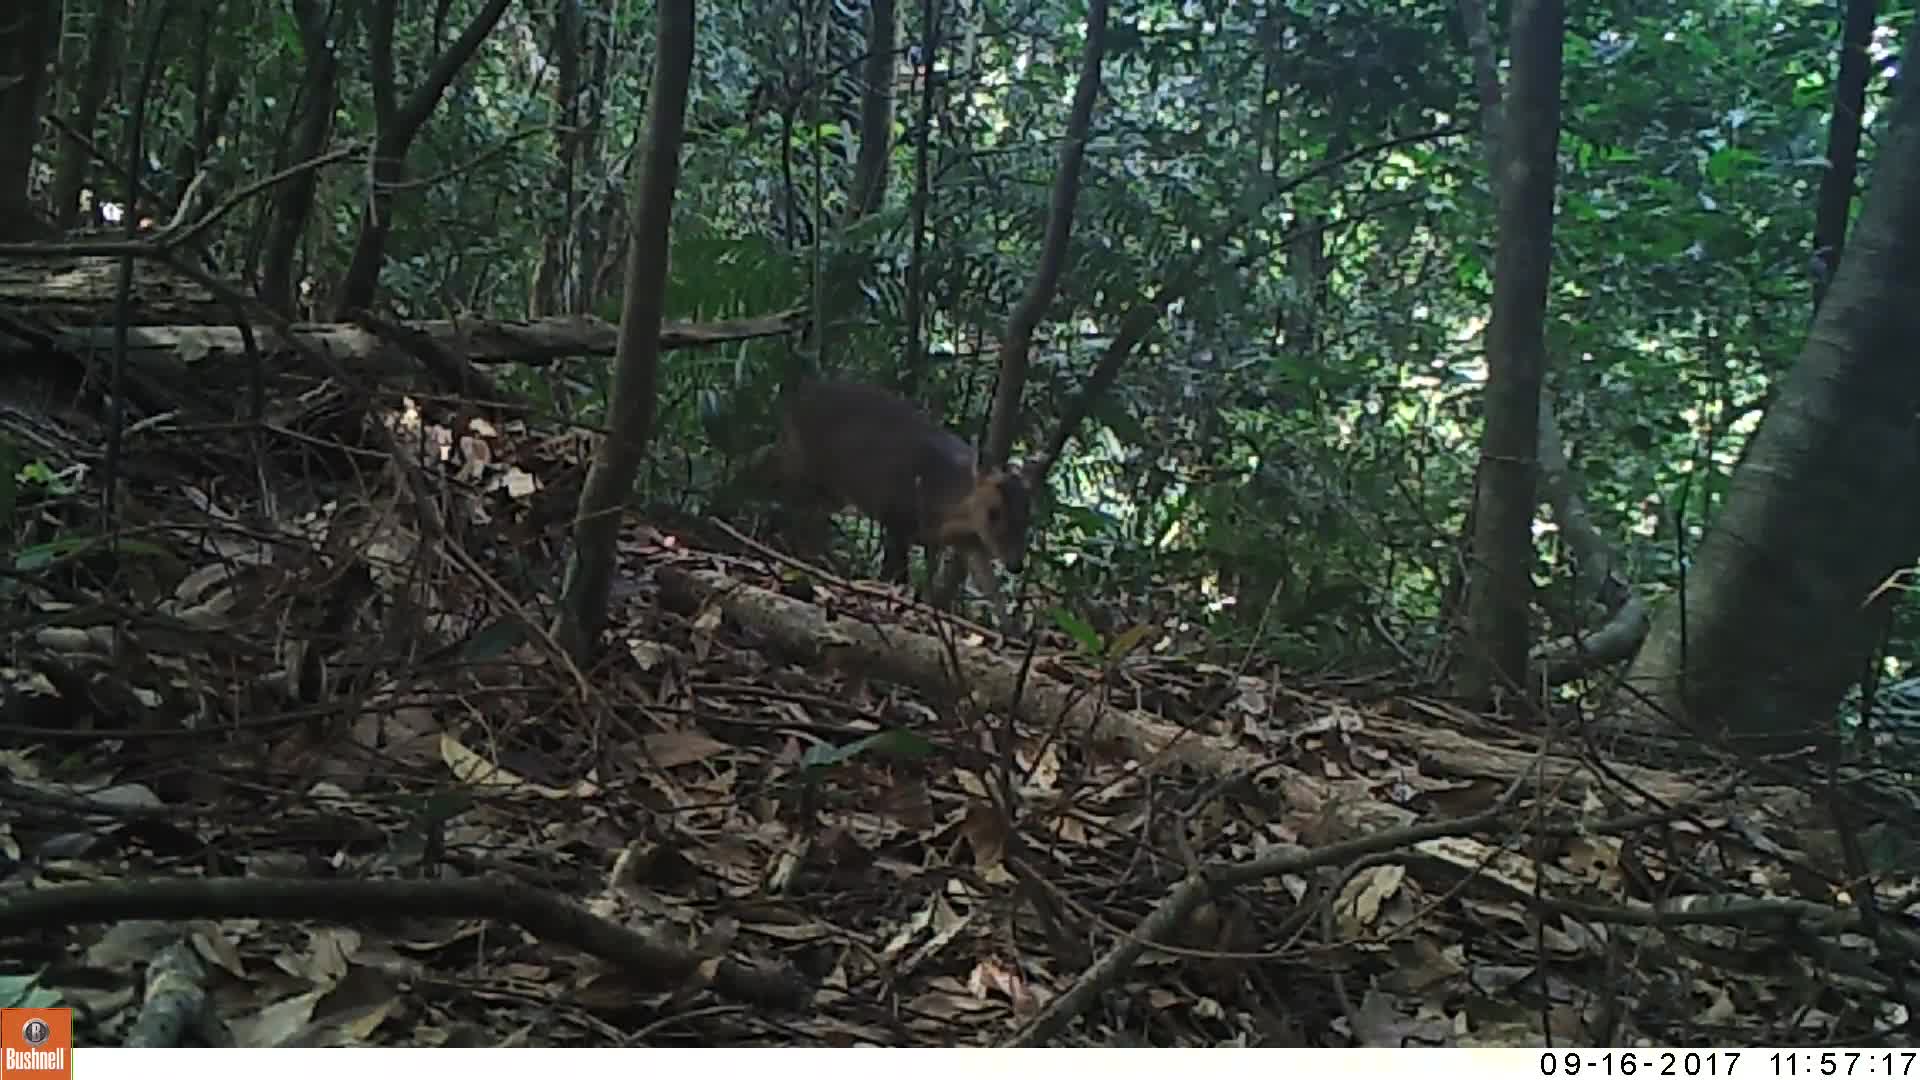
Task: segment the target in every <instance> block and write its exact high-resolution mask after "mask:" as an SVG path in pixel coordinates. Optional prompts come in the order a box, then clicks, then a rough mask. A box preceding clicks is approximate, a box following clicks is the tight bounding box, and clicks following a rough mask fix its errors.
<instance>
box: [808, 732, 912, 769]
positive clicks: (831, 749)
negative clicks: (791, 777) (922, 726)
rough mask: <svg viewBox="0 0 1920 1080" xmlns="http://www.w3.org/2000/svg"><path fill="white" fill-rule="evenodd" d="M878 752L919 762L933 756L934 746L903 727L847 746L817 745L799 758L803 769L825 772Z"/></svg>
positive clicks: (879, 733)
mask: <svg viewBox="0 0 1920 1080" xmlns="http://www.w3.org/2000/svg"><path fill="white" fill-rule="evenodd" d="M869 752H871V753H876V754H881V755H883V756H886V757H894V758H902V759H905V760H908V761H917V760H919V759H921V758H925V757H927V756H928V755H930V754H932V753H933V743H932V742H930V741H928V739H927V738H926V737H925V736H923V735H919V734H916V733H914V732H911V731H906V730H903V729H900V728H891V729H888V730H886V731H877V732H875V733H873V734H872V735H868V736H866V737H864V738H860V739H855V740H854V741H853V742H850V743H848V744H846V745H845V746H827V745H824V744H819V745H814V746H810V747H808V748H807V752H806V753H805V754H804V755H802V756H801V758H800V766H801V768H805V769H823V768H828V767H830V766H834V765H839V764H841V763H843V762H846V761H851V760H852V759H854V758H855V757H858V756H859V755H861V754H865V753H869Z"/></svg>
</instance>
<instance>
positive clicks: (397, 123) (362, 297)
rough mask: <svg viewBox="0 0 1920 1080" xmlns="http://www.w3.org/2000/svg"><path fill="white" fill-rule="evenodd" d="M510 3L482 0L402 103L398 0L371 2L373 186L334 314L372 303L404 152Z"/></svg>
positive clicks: (403, 168)
mask: <svg viewBox="0 0 1920 1080" xmlns="http://www.w3.org/2000/svg"><path fill="white" fill-rule="evenodd" d="M512 2H513V0H487V6H486V7H484V8H482V9H480V12H479V14H477V15H475V16H474V17H473V21H472V22H470V23H468V24H467V28H466V29H465V30H463V31H461V32H460V36H459V38H457V39H456V40H455V41H454V42H453V44H451V45H449V46H447V49H446V51H445V52H442V53H441V54H440V56H439V58H438V59H436V60H435V61H434V62H433V67H432V68H431V69H430V70H429V71H428V72H427V75H426V78H425V79H424V80H423V81H422V82H421V83H420V85H419V86H417V87H415V88H414V91H413V93H412V94H411V95H409V96H408V98H407V100H406V103H405V104H404V105H402V104H400V103H399V102H398V100H397V98H396V97H395V94H396V92H397V91H396V88H395V74H394V63H393V23H394V16H395V10H394V9H395V8H396V6H397V0H375V3H374V16H373V21H372V23H371V24H370V26H369V33H368V38H369V44H370V45H371V46H372V48H371V50H370V51H371V53H372V58H373V114H374V124H375V126H376V128H377V129H378V132H379V134H378V135H377V136H376V137H375V138H374V143H373V168H372V170H371V171H372V176H373V184H372V190H370V191H369V192H368V193H367V208H366V210H365V211H364V212H362V213H361V215H360V233H359V236H358V237H357V238H356V239H355V241H354V245H353V258H352V259H351V260H350V261H349V262H348V264H347V272H346V274H345V276H343V277H342V278H341V279H340V288H339V289H338V290H337V291H336V293H335V297H336V300H335V304H334V312H335V316H336V317H337V318H345V317H347V314H348V313H349V312H353V311H359V310H366V309H369V308H371V307H372V306H373V297H374V292H375V290H376V289H377V288H378V287H379V284H380V266H381V263H382V262H383V261H384V260H385V258H386V253H387V237H388V236H390V235H391V234H392V232H393V210H394V202H395V199H396V197H397V196H398V194H399V190H400V186H401V185H402V184H403V183H404V182H405V181H406V176H407V151H408V150H409V149H411V148H412V146H413V140H414V138H415V137H416V136H418V135H419V134H420V129H421V128H423V127H425V126H426V123H427V119H428V118H429V117H431V116H432V115H433V111H434V110H435V109H436V108H439V106H440V99H441V97H442V96H444V95H445V94H446V92H447V87H448V86H450V85H452V83H453V79H454V76H456V75H458V74H459V73H460V69H461V68H462V67H464V66H466V63H467V61H468V60H470V59H472V58H473V54H474V51H475V50H477V49H479V48H480V43H481V42H482V41H484V40H486V37H487V35H488V34H489V33H492V31H493V27H494V24H495V23H498V22H499V21H500V16H501V15H503V14H505V13H506V10H507V5H508V4H511V3H512Z"/></svg>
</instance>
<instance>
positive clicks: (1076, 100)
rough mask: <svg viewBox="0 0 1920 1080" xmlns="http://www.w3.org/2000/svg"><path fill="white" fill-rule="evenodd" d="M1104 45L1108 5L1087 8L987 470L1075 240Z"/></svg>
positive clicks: (1007, 354)
mask: <svg viewBox="0 0 1920 1080" xmlns="http://www.w3.org/2000/svg"><path fill="white" fill-rule="evenodd" d="M1106 45H1107V0H1089V2H1088V4H1087V51H1086V54H1085V55H1084V56H1082V57H1081V59H1080V81H1079V84H1078V85H1077V86H1076V87H1075V88H1074V91H1073V108H1072V110H1071V111H1070V112H1069V113H1068V116H1067V132H1066V137H1065V138H1064V139H1062V140H1061V142H1060V165H1059V171H1057V172H1056V173H1054V176H1053V198H1052V201H1051V202H1050V203H1049V204H1048V206H1047V235H1046V239H1045V241H1044V242H1043V243H1042V244H1041V247H1040V264H1039V266H1037V267H1035V269H1034V275H1033V282H1032V283H1031V284H1029V285H1028V286H1027V293H1026V295H1025V296H1022V297H1021V298H1020V303H1019V305H1018V306H1017V307H1015V308H1014V309H1013V315H1012V316H1011V317H1009V318H1008V319H1007V332H1006V334H1004V335H1003V336H1002V337H1001V339H1000V357H999V366H1000V377H999V382H998V384H997V385H995V387H994V390H993V411H992V412H991V413H989V414H988V416H987V445H986V447H985V450H986V452H985V454H984V455H982V456H983V457H984V458H985V459H986V464H989V465H1001V464H1005V462H1006V460H1007V455H1008V454H1010V453H1012V452H1013V437H1014V436H1015V435H1016V434H1018V433H1019V430H1020V400H1021V395H1022V394H1023V393H1024V392H1025V390H1026V388H1027V353H1028V351H1029V350H1030V349H1031V348H1032V347H1033V329H1034V327H1036V326H1038V325H1040V319H1041V317H1042V316H1044V315H1045V314H1046V313H1047V306H1048V305H1049V304H1051V303H1053V297H1054V294H1055V292H1056V291H1057V290H1058V288H1059V285H1060V275H1061V274H1062V273H1063V272H1064V271H1065V270H1066V266H1067V242H1068V241H1069V240H1070V239H1071V238H1072V235H1073V210H1074V204H1075V202H1076V201H1077V200H1078V199H1079V196H1080V162H1081V160H1082V159H1084V158H1085V157H1086V155H1087V132H1088V130H1089V129H1091V128H1092V126H1093V101H1094V98H1095V97H1097V96H1098V95H1099V93H1100V61H1101V59H1102V57H1103V56H1104V55H1105V53H1106Z"/></svg>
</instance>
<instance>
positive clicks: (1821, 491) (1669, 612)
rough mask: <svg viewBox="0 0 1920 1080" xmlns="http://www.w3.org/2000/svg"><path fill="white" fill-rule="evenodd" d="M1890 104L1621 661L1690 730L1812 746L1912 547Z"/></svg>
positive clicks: (1917, 415)
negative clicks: (1717, 477)
mask: <svg viewBox="0 0 1920 1080" xmlns="http://www.w3.org/2000/svg"><path fill="white" fill-rule="evenodd" d="M1906 55H1907V56H1909V57H1912V56H1920V19H1916V20H1915V22H1914V28H1913V30H1912V31H1911V33H1910V37H1909V40H1908V42H1907V52H1906ZM1892 113H1893V116H1892V120H1891V122H1890V124H1889V125H1888V131H1887V137H1886V139H1885V140H1884V142H1882V143H1881V145H1880V150H1879V153H1878V155H1877V156H1876V160H1875V163H1874V175H1873V179H1872V183H1871V184H1870V185H1869V188H1868V191H1867V193H1866V197H1865V203H1864V206H1863V207H1862V210H1861V213H1860V219H1859V222H1858V224H1857V225H1856V226H1855V228H1854V230H1853V236H1852V237H1851V238H1850V239H1849V240H1848V243H1847V257H1846V258H1845V259H1844V260H1842V261H1841V263H1840V265H1839V267H1838V269H1837V271H1836V273H1835V275H1834V279H1833V285H1832V287H1831V289H1830V290H1829V291H1828V293H1827V296H1826V300H1825V302H1824V303H1822V304H1821V306H1820V310H1819V312H1818V314H1817V315H1816V317H1815V319H1814V325H1813V329H1812V331H1811V333H1810V334H1809V335H1808V337H1807V340H1806V343H1805V344H1804V345H1803V346H1802V348H1801V351H1800V361H1799V363H1798V364H1796V365H1795V366H1794V369H1793V371H1792V372H1791V373H1790V374H1789V375H1788V376H1787V378H1786V379H1785V380H1784V381H1783V382H1782V383H1781V384H1780V387H1779V390H1778V392H1777V393H1776V395H1775V397H1774V401H1773V404H1772V405H1771V407H1769V408H1768V410H1767V415H1766V418H1765V419H1764V420H1763V421H1762V422H1761V424H1760V428H1759V430H1758V431H1756V432H1755V433H1754V436H1753V441H1752V443H1751V444H1750V445H1749V447H1748V450H1747V454H1746V456H1745V458H1744V459H1743V460H1742V461H1741V463H1740V465H1739V466H1738V467H1737V468H1736V469H1735V470H1734V474H1733V480H1732V484H1731V487H1730V489H1729V492H1728V495H1727V501H1726V506H1725V509H1724V510H1722V511H1721V514H1720V517H1719V519H1718V520H1717V521H1715V522H1714V523H1713V527H1712V528H1711V530H1710V531H1709V532H1708V534H1707V536H1706V538H1705V540H1704V541H1702V543H1701V545H1700V550H1699V553H1698V556H1697V557H1696V558H1695V559H1694V560H1693V563H1692V572H1691V574H1690V575H1689V576H1688V578H1687V581H1686V584H1685V588H1684V590H1683V592H1682V593H1681V595H1680V597H1679V603H1678V604H1677V605H1676V604H1671V603H1670V604H1667V605H1665V606H1663V608H1662V609H1661V611H1660V612H1659V613H1658V615H1657V616H1656V617H1655V620H1654V625H1653V629H1652V632H1651V633H1650V634H1649V635H1648V638H1647V642H1646V644H1645V645H1644V646H1642V648H1641V650H1640V652H1639V654H1638V655H1637V656H1636V657H1635V658H1634V662H1633V665H1632V667H1631V669H1630V670H1629V672H1628V680H1629V683H1630V684H1631V686H1632V687H1633V688H1634V689H1635V690H1637V691H1638V695H1639V696H1638V700H1639V701H1640V702H1641V706H1640V709H1641V711H1642V712H1643V714H1644V713H1645V712H1654V711H1657V712H1658V713H1660V714H1663V715H1665V716H1667V717H1669V718H1672V719H1677V720H1680V721H1682V722H1683V723H1684V724H1685V726H1687V727H1688V728H1690V729H1692V730H1694V731H1695V732H1698V733H1702V734H1704V735H1706V736H1708V737H1713V736H1718V735H1725V736H1728V737H1730V738H1732V739H1735V740H1740V741H1742V742H1746V743H1747V744H1748V745H1751V746H1754V747H1759V748H1768V749H1771V748H1773V747H1777V746H1783V745H1806V744H1810V743H1818V742H1819V741H1820V740H1821V739H1822V737H1823V736H1822V732H1823V731H1824V730H1825V729H1826V728H1827V725H1828V724H1829V723H1830V720H1831V718H1832V715H1833V710H1834V707H1835V705H1836V703H1837V702H1838V701H1839V698H1840V695H1841V694H1842V693H1844V692H1845V691H1846V688H1847V687H1848V686H1849V685H1850V684H1851V683H1852V682H1853V681H1854V680H1855V679H1856V678H1858V677H1859V674H1860V672H1861V669H1862V665H1863V663H1864V661H1865V659H1866V657H1867V656H1868V655H1869V653H1870V650H1871V649H1872V646H1873V642H1874V639H1875V636H1876V622H1877V620H1876V618H1875V615H1874V611H1873V609H1874V607H1875V606H1876V605H1875V604H1874V603H1873V601H1874V599H1875V597H1876V594H1877V591H1878V590H1880V589H1881V586H1882V585H1883V584H1884V583H1885V582H1886V581H1887V579H1888V577H1889V576H1890V575H1892V574H1893V573H1895V572H1896V571H1898V570H1900V569H1902V568H1903V567H1908V566H1911V565H1912V563H1913V560H1914V558H1915V557H1916V555H1920V498H1916V497H1915V492H1916V491H1920V364H1916V363H1915V362H1914V359H1913V352H1912V349H1913V343H1914V341H1915V340H1920V245H1916V244H1914V243H1913V237H1915V236H1920V80H1916V79H1914V78H1912V77H1911V76H1904V77H1903V78H1902V79H1901V80H1900V90H1899V95H1898V99H1897V100H1896V101H1895V103H1894V106H1893V110H1892Z"/></svg>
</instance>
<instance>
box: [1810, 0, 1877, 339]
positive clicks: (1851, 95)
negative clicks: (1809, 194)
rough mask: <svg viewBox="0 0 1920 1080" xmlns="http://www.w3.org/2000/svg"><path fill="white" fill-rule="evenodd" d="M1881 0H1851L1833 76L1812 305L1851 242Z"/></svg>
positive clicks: (1816, 215)
mask: <svg viewBox="0 0 1920 1080" xmlns="http://www.w3.org/2000/svg"><path fill="white" fill-rule="evenodd" d="M1878 9H1879V4H1878V3H1877V0H1847V14H1846V19H1845V22H1844V24H1843V26H1842V28H1841V32H1840V70H1839V72H1838V74H1836V76H1835V77H1834V80H1833V115H1832V116H1831V117H1830V118H1829V119H1828V120H1827V171H1826V175H1824V176H1822V177H1821V178H1820V198H1819V201H1818V202H1816V203H1815V204H1814V221H1813V258H1814V264H1815V268H1816V269H1815V271H1814V275H1813V306H1814V307H1815V308H1816V309H1817V308H1819V306H1820V301H1821V300H1823V299H1825V298H1826V295H1827V285H1828V283H1829V282H1831V281H1832V280H1833V271H1834V268H1835V267H1837V266H1839V265H1840V252H1841V249H1843V248H1844V247H1845V246H1846V243H1847V212H1848V211H1849V210H1852V209H1853V178H1854V175H1855V172H1856V169H1857V168H1858V166H1859V163H1860V121H1861V115H1862V114H1863V113H1864V112H1865V111H1866V108H1867V73H1868V71H1869V68H1868V64H1867V59H1868V57H1867V46H1868V44H1869V43H1871V42H1872V40H1873V27H1874V22H1875V18H1876V16H1877V14H1878Z"/></svg>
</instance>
